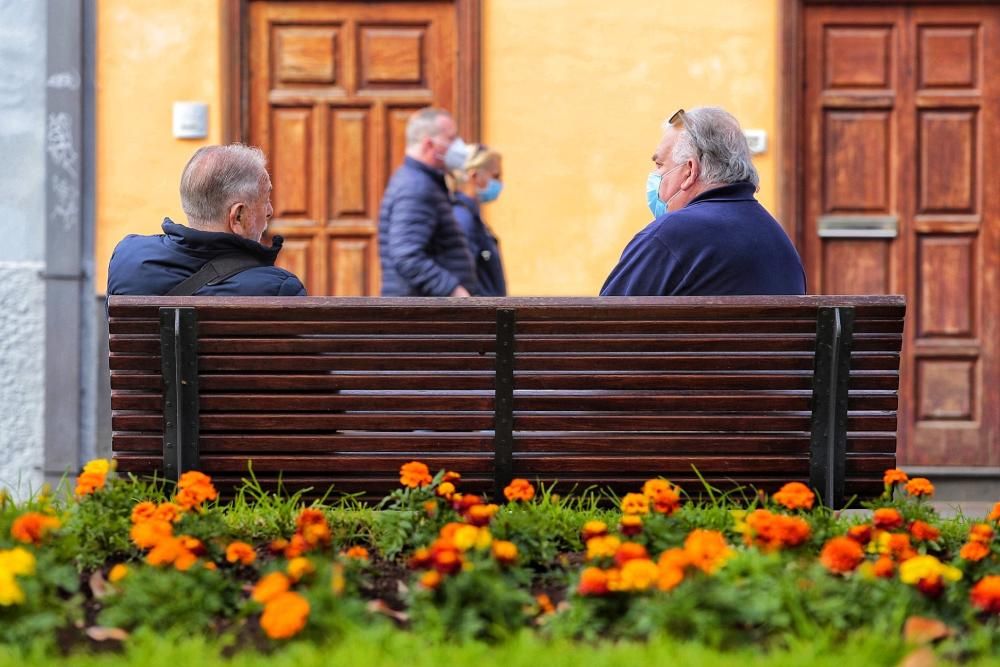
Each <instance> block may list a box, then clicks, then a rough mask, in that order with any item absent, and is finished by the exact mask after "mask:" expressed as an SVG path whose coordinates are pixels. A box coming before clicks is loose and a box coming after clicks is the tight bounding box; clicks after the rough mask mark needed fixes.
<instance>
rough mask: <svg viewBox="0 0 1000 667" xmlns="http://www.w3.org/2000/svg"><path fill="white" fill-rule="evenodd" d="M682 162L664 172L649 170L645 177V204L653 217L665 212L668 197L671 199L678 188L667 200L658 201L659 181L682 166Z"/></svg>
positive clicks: (675, 194) (668, 200)
mask: <svg viewBox="0 0 1000 667" xmlns="http://www.w3.org/2000/svg"><path fill="white" fill-rule="evenodd" d="M683 166H684V165H683V164H679V165H677V166H676V167H674V168H673V169H671V170H670V171H668V172H667V173H666V174H658V173H656V172H655V171H651V172H649V176H647V177H646V204H647V205H648V206H649V210H650V211H652V212H653V217H655V218H659V217H660V216H661V215H663V214H664V213H666V212H667V205H668V204H669V203H670V199H673V198H674V197H676V196H677V195H678V194H680V190H678V191H677V192H675V193H674V194H672V195H671V196H670V199H667V201H665V202H664V201H660V183H661V182H663V177H664V176H668V175H669V174H671V173H672V172H673V171H674V170H676V169H680V168H681V167H683Z"/></svg>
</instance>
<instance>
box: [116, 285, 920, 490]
mask: <svg viewBox="0 0 1000 667" xmlns="http://www.w3.org/2000/svg"><path fill="white" fill-rule="evenodd" d="M904 310H905V305H904V300H903V297H900V296H869V297H860V296H859V297H851V296H805V297H715V298H701V297H698V298H694V297H689V298H627V299H625V298H509V299H464V300H463V299H368V298H325V297H301V298H285V299H276V298H262V297H260V298H258V297H244V298H202V297H193V298H192V297H187V298H177V297H174V298H168V297H112V298H111V299H110V306H109V315H110V334H111V338H110V349H111V358H110V366H111V387H112V398H111V402H112V410H113V416H112V428H113V431H114V435H113V450H114V456H115V458H116V459H117V461H118V469H119V470H120V471H123V472H132V473H139V474H153V473H154V472H155V473H158V474H160V475H161V476H162V475H165V476H166V477H168V478H176V476H177V475H178V473H179V472H181V471H182V470H185V469H192V468H197V469H199V470H202V471H204V472H206V473H208V474H210V475H212V476H213V478H214V479H215V480H216V483H217V484H218V485H219V486H220V487H221V488H222V489H223V490H224V491H226V490H229V491H231V489H232V487H233V486H235V485H237V484H239V482H240V480H241V479H242V478H245V477H247V464H248V462H252V466H253V471H254V473H255V475H256V476H257V477H258V479H259V480H261V481H262V482H263V483H265V484H267V485H274V484H275V483H276V482H277V481H278V478H279V476H280V477H281V479H282V482H283V484H284V486H285V488H287V489H295V488H301V487H313V488H314V489H315V490H316V491H317V492H323V491H324V490H326V489H327V488H328V487H329V486H330V485H331V484H332V485H334V489H335V491H343V492H361V493H364V494H366V495H367V496H380V495H382V494H384V493H386V492H387V491H389V490H391V489H393V488H397V486H398V469H399V466H400V465H401V464H402V463H405V462H407V461H410V460H414V459H416V460H421V461H424V462H426V463H427V464H428V465H429V466H430V467H431V469H432V471H433V470H437V469H439V468H449V469H454V470H457V471H459V472H461V473H462V475H463V488H464V489H466V490H477V491H483V492H487V493H494V494H495V493H496V492H497V490H498V489H502V488H503V486H504V485H505V484H506V483H507V482H508V481H509V480H510V479H511V478H512V477H526V478H529V479H532V480H540V481H542V482H555V481H558V483H559V485H558V488H560V489H562V490H568V489H569V488H572V487H574V486H576V488H577V489H580V488H583V487H587V486H590V485H594V484H596V485H601V486H607V487H610V488H612V489H614V490H616V491H618V492H623V491H629V490H636V489H637V488H638V486H639V485H640V484H641V482H642V481H643V480H646V479H648V478H650V477H654V476H659V475H662V476H664V477H666V478H668V479H670V480H672V481H674V482H676V483H678V484H680V485H681V486H683V487H685V488H687V489H688V490H689V491H696V490H698V489H699V488H701V487H702V482H701V480H700V479H699V475H700V476H702V477H703V478H704V479H705V481H707V482H709V483H710V484H712V485H714V486H716V487H719V488H726V489H728V488H732V487H733V486H735V485H753V486H755V487H758V488H763V489H774V488H776V487H777V486H780V485H781V484H782V483H784V482H787V481H790V480H800V481H804V482H807V483H810V484H811V485H812V486H813V487H814V488H816V489H817V490H818V491H819V492H820V494H821V497H822V498H823V500H824V501H825V502H827V503H829V504H832V505H834V506H840V505H841V504H842V503H843V502H844V501H845V499H848V498H850V497H851V496H854V495H859V496H872V495H876V494H878V493H879V492H881V490H882V482H881V476H882V472H883V471H884V470H885V469H886V468H891V467H894V466H895V451H896V415H897V405H898V403H897V391H898V387H899V373H898V371H899V359H900V347H901V344H902V333H903V314H904ZM696 470H697V472H696ZM494 497H495V496H494Z"/></svg>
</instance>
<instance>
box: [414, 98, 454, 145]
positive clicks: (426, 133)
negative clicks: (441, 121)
mask: <svg viewBox="0 0 1000 667" xmlns="http://www.w3.org/2000/svg"><path fill="white" fill-rule="evenodd" d="M442 116H448V117H451V114H450V113H448V112H447V111H445V110H444V109H438V108H435V107H426V108H423V109H421V110H420V111H417V112H414V114H413V115H412V116H410V119H409V120H408V121H407V122H406V147H407V148H409V147H410V146H414V145H416V144H419V143H420V142H421V141H423V140H424V139H426V138H427V137H434V136H437V135H438V134H439V133H440V132H441V129H440V128H439V127H438V122H437V121H438V118H441V117H442Z"/></svg>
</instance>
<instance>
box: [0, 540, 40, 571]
mask: <svg viewBox="0 0 1000 667" xmlns="http://www.w3.org/2000/svg"><path fill="white" fill-rule="evenodd" d="M35 564H36V563H35V554H33V553H31V552H30V551H28V550H27V549H25V548H23V547H14V548H13V549H6V550H3V551H0V572H9V573H10V574H11V575H12V576H25V577H30V576H31V575H33V574H34V573H35Z"/></svg>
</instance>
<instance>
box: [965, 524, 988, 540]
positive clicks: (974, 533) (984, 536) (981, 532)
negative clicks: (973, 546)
mask: <svg viewBox="0 0 1000 667" xmlns="http://www.w3.org/2000/svg"><path fill="white" fill-rule="evenodd" d="M969 541H970V542H982V543H983V544H989V543H990V542H991V541H993V528H991V527H990V524H988V523H977V524H974V525H973V526H972V528H970V529H969Z"/></svg>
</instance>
